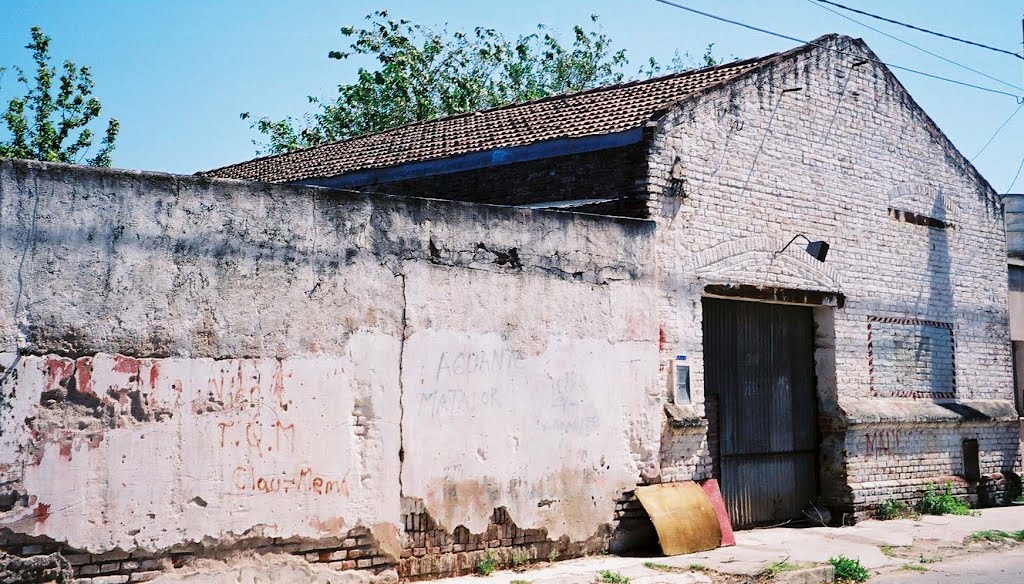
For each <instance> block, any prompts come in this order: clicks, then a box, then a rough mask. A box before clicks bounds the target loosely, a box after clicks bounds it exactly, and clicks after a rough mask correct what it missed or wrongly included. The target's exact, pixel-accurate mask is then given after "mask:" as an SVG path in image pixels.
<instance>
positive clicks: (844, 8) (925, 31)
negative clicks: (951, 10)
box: [816, 0, 1024, 60]
mask: <svg viewBox="0 0 1024 584" xmlns="http://www.w3.org/2000/svg"><path fill="white" fill-rule="evenodd" d="M816 1H817V2H821V3H822V4H831V5H832V6H835V7H836V8H842V9H843V10H849V11H850V12H856V13H857V14H863V15H864V16H868V17H870V18H874V19H877V20H882V21H884V22H888V23H890V24H896V25H899V26H905V27H907V28H910V29H913V30H916V31H918V32H923V33H927V34H931V35H935V36H937V37H942V38H944V39H948V40H951V41H956V42H958V43H964V44H967V45H973V46H975V47H979V48H982V49H988V50H990V51H995V52H997V53H1003V54H1005V55H1010V56H1011V57H1017V58H1018V59H1022V60H1024V55H1022V54H1020V53H1014V52H1013V51H1007V50H1006V49H1000V48H998V47H990V46H989V45H983V44H981V43H976V42H974V41H969V40H967V39H962V38H959V37H955V36H951V35H948V34H943V33H941V32H935V31H934V30H928V29H927V28H921V27H919V26H914V25H913V24H907V23H906V22H900V21H899V20H893V19H891V18H886V17H884V16H879V15H877V14H871V13H870V12H864V11H863V10H857V9H856V8H851V7H849V6H844V5H842V4H839V3H838V2H830V1H829V0H816Z"/></svg>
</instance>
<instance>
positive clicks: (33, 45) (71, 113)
mask: <svg viewBox="0 0 1024 584" xmlns="http://www.w3.org/2000/svg"><path fill="white" fill-rule="evenodd" d="M25 48H26V49H29V50H30V51H32V60H33V61H34V62H35V71H34V73H35V74H34V75H33V76H32V78H31V79H30V78H29V75H28V74H27V73H26V72H25V71H24V70H23V69H22V68H21V67H18V66H14V67H12V68H11V69H13V71H14V72H15V73H16V74H17V77H16V79H17V82H18V83H19V84H22V85H24V86H25V90H26V92H25V94H24V95H22V96H19V97H12V98H11V99H10V100H9V101H8V102H7V110H6V111H5V112H4V114H3V117H2V118H0V119H2V120H3V122H2V125H0V156H7V157H11V158H29V159H34V160H44V161H50V162H68V163H72V164H79V163H81V162H83V161H84V162H85V163H86V164H88V165H90V166H110V153H111V152H112V151H113V150H114V141H115V140H116V139H117V133H118V130H119V128H120V126H119V124H118V121H117V120H116V119H113V118H111V119H110V120H108V122H107V127H106V131H105V132H104V134H103V138H102V140H101V141H100V145H99V150H97V151H96V152H95V153H94V154H93V155H92V156H91V157H90V158H86V157H87V156H89V150H90V149H91V148H92V145H93V140H94V137H95V136H94V134H93V130H92V129H91V128H90V125H91V124H92V123H93V122H94V121H95V120H96V119H97V118H98V117H99V115H100V110H101V107H100V101H99V100H98V99H96V97H94V96H93V94H92V92H93V88H94V86H95V84H94V83H93V80H92V73H91V72H90V70H89V67H78V66H77V65H75V64H74V63H73V62H72V61H64V64H63V66H62V67H61V69H60V75H59V76H58V70H57V67H55V66H51V65H50V37H48V36H46V35H45V34H43V31H42V29H40V28H39V27H38V26H34V27H32V42H30V43H29V44H28V45H26V46H25ZM6 71H7V69H6V68H0V82H2V81H3V77H4V73H6ZM55 82H56V88H55V87H54V83H55ZM0 89H2V86H0Z"/></svg>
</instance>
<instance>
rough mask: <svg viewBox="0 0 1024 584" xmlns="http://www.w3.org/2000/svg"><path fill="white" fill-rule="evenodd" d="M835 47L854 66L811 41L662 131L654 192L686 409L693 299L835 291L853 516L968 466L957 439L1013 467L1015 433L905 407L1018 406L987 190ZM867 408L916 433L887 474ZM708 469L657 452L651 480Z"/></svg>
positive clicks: (832, 373)
mask: <svg viewBox="0 0 1024 584" xmlns="http://www.w3.org/2000/svg"><path fill="white" fill-rule="evenodd" d="M830 42H836V43H838V48H839V49H840V50H841V51H844V52H845V53H846V54H845V55H844V54H841V53H834V52H832V51H829V50H826V49H811V50H809V51H807V52H804V53H802V54H801V55H798V56H796V57H795V58H794V59H793V60H792V61H783V62H780V63H779V64H777V65H774V66H772V67H769V68H767V69H766V70H763V71H760V72H756V73H754V74H751V75H747V76H745V77H744V78H742V79H740V80H739V81H736V82H734V83H731V84H730V85H729V86H728V87H725V88H722V89H717V90H711V91H708V92H706V93H704V94H702V95H700V96H698V97H696V98H695V99H693V100H690V101H688V102H686V103H685V104H683V105H682V106H680V107H679V108H677V109H676V110H673V111H672V112H670V113H669V114H667V115H666V116H665V117H663V118H662V119H661V120H659V126H658V128H657V129H656V131H655V133H654V137H653V139H652V143H651V147H650V162H649V165H650V179H649V180H650V182H649V190H650V192H651V214H652V216H654V217H656V218H657V221H658V223H659V245H658V250H659V254H660V255H659V265H660V269H661V270H662V272H663V273H664V274H666V275H665V277H664V281H665V283H666V290H665V292H666V296H665V298H664V301H663V303H662V305H661V307H660V311H661V322H662V325H663V331H664V342H663V345H662V346H663V349H662V353H661V355H662V363H663V365H662V369H661V372H662V379H663V386H664V387H669V386H670V381H669V379H668V372H669V368H668V364H669V363H670V362H671V360H672V359H674V357H675V355H678V354H685V355H687V357H688V360H689V362H690V368H691V386H692V392H691V393H692V396H693V400H694V402H695V403H697V404H701V403H703V401H704V371H703V363H704V355H703V351H704V348H703V343H702V332H701V328H702V317H701V303H700V298H701V297H702V296H703V295H704V294H705V291H706V290H707V287H708V286H734V287H736V286H748V287H750V289H752V290H762V291H763V290H772V289H798V290H811V291H820V292H822V293H828V294H833V295H842V296H843V299H844V302H843V303H841V304H839V303H836V302H831V303H826V305H825V306H821V307H819V308H816V309H815V320H816V324H817V325H818V328H819V331H818V334H819V337H822V336H823V338H819V339H818V342H819V345H820V346H819V350H818V351H817V354H816V369H817V371H818V393H819V403H820V410H821V412H820V413H821V418H822V426H823V427H824V428H834V427H835V426H837V422H839V423H838V425H839V426H843V427H844V428H846V427H847V426H848V427H849V428H848V429H843V430H829V431H827V432H825V433H824V434H823V436H822V438H823V450H822V453H821V464H820V465H819V466H820V467H821V468H822V476H821V477H820V482H821V486H822V498H823V500H825V501H826V502H829V503H831V504H834V505H836V506H839V507H842V506H844V505H846V506H858V507H863V506H865V505H868V504H870V503H869V499H868V498H866V497H867V496H866V495H862V494H861V493H860V487H858V486H857V485H862V484H865V483H874V482H877V481H896V482H897V483H899V482H902V483H906V484H912V483H914V482H915V481H916V482H920V481H922V480H923V481H928V480H940V479H942V478H943V477H945V476H949V475H950V474H956V473H959V472H962V470H961V468H960V467H959V466H958V463H957V462H956V461H957V457H958V456H960V455H959V454H958V452H959V444H960V437H961V436H966V435H967V434H971V435H972V436H976V437H977V438H978V440H979V444H980V449H981V452H982V455H981V466H982V472H983V473H985V474H990V475H991V474H994V473H1010V472H1019V470H1020V453H1019V447H1017V446H1016V445H1015V444H1011V436H1012V435H1013V433H1014V432H1015V430H1014V429H1013V428H1012V427H1013V426H1015V425H1016V424H1015V423H1013V422H1010V421H1008V419H1006V418H1003V417H997V418H993V419H989V420H988V421H984V420H982V421H978V422H972V425H971V426H970V427H969V428H968V427H962V426H961V425H962V424H963V423H965V422H966V420H968V419H969V418H968V417H965V416H966V414H964V415H962V416H960V417H958V418H957V420H955V421H953V422H944V421H941V420H939V421H937V422H935V424H934V425H929V423H928V422H927V420H926V419H923V418H920V417H919V416H918V415H917V414H915V410H914V404H915V403H920V402H915V399H914V398H919V399H920V398H923V397H927V398H929V399H928V400H927V401H928V403H931V400H932V399H937V400H939V401H942V400H946V402H948V409H950V410H951V411H961V412H963V411H966V410H964V409H963V406H965V404H969V403H971V402H980V403H985V404H1002V405H1006V404H1007V403H1008V400H1011V399H1012V394H1011V381H1012V380H1011V373H1010V362H1009V359H1010V352H1009V337H1008V329H1007V310H1006V293H1007V289H1006V266H1005V245H1004V240H1003V237H1004V236H1003V228H1002V212H1001V209H1000V206H999V203H998V200H997V198H996V195H995V193H994V192H993V190H992V189H991V187H989V186H988V184H987V183H986V182H984V180H983V179H982V178H981V177H980V176H979V175H977V173H976V172H975V171H974V170H973V168H971V167H970V166H969V164H968V163H967V161H966V160H965V159H964V158H963V157H962V156H961V155H960V154H959V153H958V152H957V151H956V150H955V148H954V147H953V146H952V145H951V144H950V143H949V142H948V141H947V139H946V138H945V137H944V136H943V135H942V134H941V133H940V131H939V130H938V129H937V128H936V127H935V126H934V124H933V123H932V121H931V120H930V119H929V118H928V117H927V115H926V114H924V113H923V112H922V111H921V110H920V109H919V108H918V106H917V104H916V103H915V102H914V101H913V99H912V98H911V97H910V96H909V95H907V94H906V93H905V91H904V90H903V89H902V87H900V86H899V85H898V83H897V82H896V81H895V79H894V78H893V77H892V76H891V75H890V74H889V73H887V72H885V71H883V70H882V69H881V68H880V67H879V66H877V65H874V64H872V63H870V62H861V61H863V60H864V59H865V58H873V57H872V55H871V54H870V52H869V51H868V50H867V49H866V47H865V46H864V45H863V44H862V43H860V42H859V41H853V40H850V39H842V38H840V39H837V40H835V41H830ZM797 89H798V90H797ZM784 90H785V91H784ZM789 90H797V91H789ZM762 142H763V146H762ZM926 219H927V220H926ZM796 234H804V235H806V236H807V237H809V238H810V239H812V240H817V239H822V240H825V241H827V242H829V243H830V244H831V251H830V253H829V255H828V258H827V261H826V262H825V263H820V262H817V261H816V260H814V259H813V258H811V257H810V256H808V255H806V254H805V253H804V252H803V249H802V247H803V243H802V241H800V240H798V241H797V243H796V244H795V245H793V246H792V247H791V248H790V249H789V250H787V251H786V252H785V253H782V254H777V253H776V252H777V251H778V250H780V249H781V248H782V247H783V245H784V244H785V243H786V242H787V241H789V240H790V238H792V237H793V236H794V235H796ZM900 323H902V324H900ZM879 324H881V326H880V327H879V326H877V325H879ZM873 325H874V329H875V330H874V331H873V332H874V334H873V332H872V328H873ZM925 325H928V326H927V330H926V329H925V328H922V327H924V326H925ZM823 327H824V328H823ZM887 327H888V328H887ZM893 327H897V328H901V331H902V332H899V331H895V330H889V329H892V328H893ZM826 329H827V333H826V334H825V335H822V331H823V330H826ZM882 329H885V330H882ZM909 329H913V330H909ZM908 331H909V332H908ZM915 331H916V332H915ZM936 331H937V332H936ZM883 333H884V334H883ZM883 337H884V338H883ZM821 343H823V345H821ZM821 346H824V349H821V348H820V347H821ZM940 349H941V350H940ZM917 353H920V355H917ZM872 359H874V361H872ZM665 397H666V399H668V398H669V396H668V394H667V393H666V396H665ZM861 402H871V403H872V404H874V406H873V407H877V408H878V409H879V410H882V411H884V410H892V411H899V412H902V414H901V415H902V416H903V418H902V420H901V421H902V422H903V423H911V422H919V423H921V424H923V425H922V426H921V427H917V426H915V427H914V429H913V430H912V431H911V430H906V432H910V434H912V435H914V436H916V437H915V438H913V439H912V440H910V441H909V442H908V443H907V444H906V445H905V448H906V450H905V451H903V452H902V453H901V455H900V458H899V460H898V462H897V461H893V460H890V461H888V462H887V463H878V462H877V461H876V460H875V459H873V458H872V457H871V456H869V455H868V453H867V452H866V451H865V449H866V448H867V446H866V443H865V441H864V440H863V438H862V437H863V436H864V435H865V434H869V433H870V432H873V431H875V430H876V428H875V427H873V426H871V422H870V421H866V422H863V423H864V424H867V425H866V426H859V425H858V424H861V422H853V421H849V420H847V419H846V417H845V416H846V414H845V413H844V406H845V405H848V404H851V403H861ZM904 406H905V409H900V408H904ZM942 407H946V406H942ZM999 407H1000V408H1001V407H1002V406H999ZM958 408H959V409H958ZM968 409H970V406H968ZM997 409H999V408H997ZM847 422H849V424H847ZM924 435H928V436H934V437H935V440H937V442H931V441H930V440H931V439H924V438H922V436H924ZM693 445H694V447H696V448H699V449H701V450H702V451H703V449H705V448H706V446H705V445H704V443H702V442H699V441H697V440H694V441H693ZM700 459H702V456H700V455H697V454H696V453H694V452H692V451H687V450H685V449H684V450H682V451H677V450H675V449H666V448H663V449H662V461H661V464H662V471H663V476H666V477H671V478H672V480H680V479H686V478H691V477H692V478H699V477H703V476H707V473H708V472H709V471H710V469H708V468H707V465H694V464H692V462H691V461H694V460H700ZM680 469H682V470H683V472H679V471H680ZM847 473H848V474H849V476H848V477H847V476H846V475H847ZM872 492H874V491H872ZM886 492H887V493H891V494H893V495H894V496H911V495H909V494H906V493H904V492H903V491H899V490H893V489H890V490H889V491H886ZM872 496H874V495H872Z"/></svg>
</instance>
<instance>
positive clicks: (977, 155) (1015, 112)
mask: <svg viewBox="0 0 1024 584" xmlns="http://www.w3.org/2000/svg"><path fill="white" fill-rule="evenodd" d="M1021 108H1024V102H1022V103H1021V104H1020V105H1018V106H1017V109H1015V110H1013V113H1012V114H1010V117H1008V118H1006V121H1005V122H1003V124H1002V125H1001V126H999V128H997V129H996V131H995V133H994V134H992V137H991V138H989V139H988V142H985V145H984V146H982V147H981V150H979V151H978V153H977V154H975V155H974V156H972V157H971V162H974V160H975V159H976V158H978V157H979V156H981V153H982V152H984V151H985V149H986V148H988V145H989V144H991V143H992V140H995V139H996V136H998V135H999V132H1002V131H1003V128H1005V127H1006V124H1009V123H1010V120H1012V119H1013V116H1015V115H1017V112H1019V111H1020V110H1021Z"/></svg>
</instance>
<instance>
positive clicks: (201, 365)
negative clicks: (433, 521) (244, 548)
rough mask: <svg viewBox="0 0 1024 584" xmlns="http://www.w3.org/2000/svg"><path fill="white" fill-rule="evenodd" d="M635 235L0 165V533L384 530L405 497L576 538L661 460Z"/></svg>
mask: <svg viewBox="0 0 1024 584" xmlns="http://www.w3.org/2000/svg"><path fill="white" fill-rule="evenodd" d="M652 233H653V227H652V224H650V223H647V222H641V221H630V220H616V219H607V218H597V217H587V216H580V215H574V214H568V213H561V212H554V211H529V210H523V209H512V208H505V207H495V206H487V205H473V204H463V203H454V202H444V201H434V200H424V199H408V198H397V197H388V196H379V195H362V194H351V193H339V192H330V191H326V190H322V189H309V188H298V187H288V186H279V185H267V184H257V183H243V182H236V181H211V180H209V179H203V178H197V177H179V176H171V175H162V174H155V173H138V172H124V171H111V170H97V169H85V168H77V167H69V166H65V165H58V164H41V163H33V162H23V161H10V160H0V257H3V258H5V259H4V261H3V262H0V297H3V298H7V299H10V302H9V303H7V304H5V305H4V306H3V307H2V308H0V341H2V343H3V345H2V349H3V350H4V353H2V354H0V363H2V364H3V366H5V368H6V367H7V366H9V365H11V364H14V363H16V365H14V367H13V368H11V369H10V370H9V371H5V372H4V373H0V375H5V374H6V373H10V375H8V376H7V377H6V379H5V380H4V381H3V384H2V387H0V389H2V406H0V473H2V475H0V476H2V481H3V487H4V488H3V491H4V493H3V494H4V497H3V502H4V503H5V504H4V505H3V508H4V509H5V511H4V512H3V513H2V515H0V527H4V528H7V529H10V530H13V531H16V532H20V533H25V534H29V535H34V536H43V537H48V538H52V539H54V540H56V541H58V542H67V543H68V544H69V545H72V546H76V547H78V548H81V549H86V550H89V551H92V552H101V551H104V550H108V549H112V548H115V547H120V548H122V549H130V548H140V549H149V550H159V549H164V548H167V547H169V546H171V545H174V544H176V543H181V542H189V541H209V542H213V541H217V542H222V543H223V542H229V543H230V542H233V541H241V540H244V539H245V538H247V537H250V536H251V537H260V538H268V537H279V538H290V537H299V538H320V537H331V536H339V535H343V534H344V531H345V530H347V529H350V528H352V527H355V526H359V525H362V526H368V527H370V528H371V529H372V530H373V533H374V536H375V539H376V540H377V541H379V542H383V543H382V544H381V545H382V547H388V545H389V544H388V542H394V543H395V544H397V540H398V539H399V535H398V530H399V529H400V523H401V521H400V501H401V498H402V496H406V497H415V498H420V499H422V500H423V501H425V504H426V506H427V511H428V512H429V513H431V514H432V515H435V516H436V517H438V518H439V520H440V522H441V523H442V524H443V525H445V526H446V527H448V528H454V527H456V526H457V525H460V524H461V525H465V526H466V527H468V528H470V529H476V528H477V527H479V526H480V525H484V524H486V521H487V518H488V517H489V516H490V515H491V513H492V511H493V508H494V507H499V506H505V507H507V508H508V511H509V514H510V516H511V517H512V519H513V520H514V521H516V522H517V524H518V525H520V526H522V527H523V528H534V527H535V528H546V529H548V530H549V533H550V534H551V535H552V536H553V537H559V536H561V535H569V536H570V537H571V538H585V537H586V536H588V535H590V534H592V533H594V532H595V531H597V530H598V529H599V528H600V527H601V526H602V525H603V524H606V523H608V522H610V521H611V517H612V513H613V510H614V499H615V497H616V496H617V495H618V494H619V493H620V492H621V491H623V490H625V489H627V488H629V487H630V486H632V485H634V484H635V483H636V481H637V480H639V478H640V476H641V474H642V473H652V472H654V471H653V470H652V469H653V468H655V467H656V466H657V464H658V462H657V451H658V446H657V440H658V435H657V430H656V429H655V428H660V427H659V426H658V422H656V421H654V420H659V419H660V418H659V417H658V416H659V415H660V410H658V408H657V403H656V401H657V400H656V399H655V398H654V397H653V396H652V395H651V394H653V393H656V392H654V391H653V390H652V387H653V385H654V383H655V380H654V379H651V374H650V372H655V374H656V370H657V366H656V362H657V344H656V339H657V322H656V319H655V317H654V315H653V313H652V307H654V306H656V303H655V302H654V301H653V297H654V296H653V294H654V291H653V284H652V280H653V278H652V269H653V268H652V266H653V261H652V250H651V248H650V245H649V241H650V238H651V235H652ZM402 460H404V463H403V462H401V461H402ZM449 479H450V480H449ZM515 480H520V481H521V483H516V482H515ZM446 481H448V482H446ZM452 481H454V483H452ZM450 483H452V484H450ZM542 499H543V500H547V501H554V503H549V504H548V505H546V506H544V507H538V500H542ZM573 499H579V500H580V501H581V503H580V504H574V503H570V502H569V501H570V500H573ZM392 551H394V553H395V555H397V550H396V549H392Z"/></svg>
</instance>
